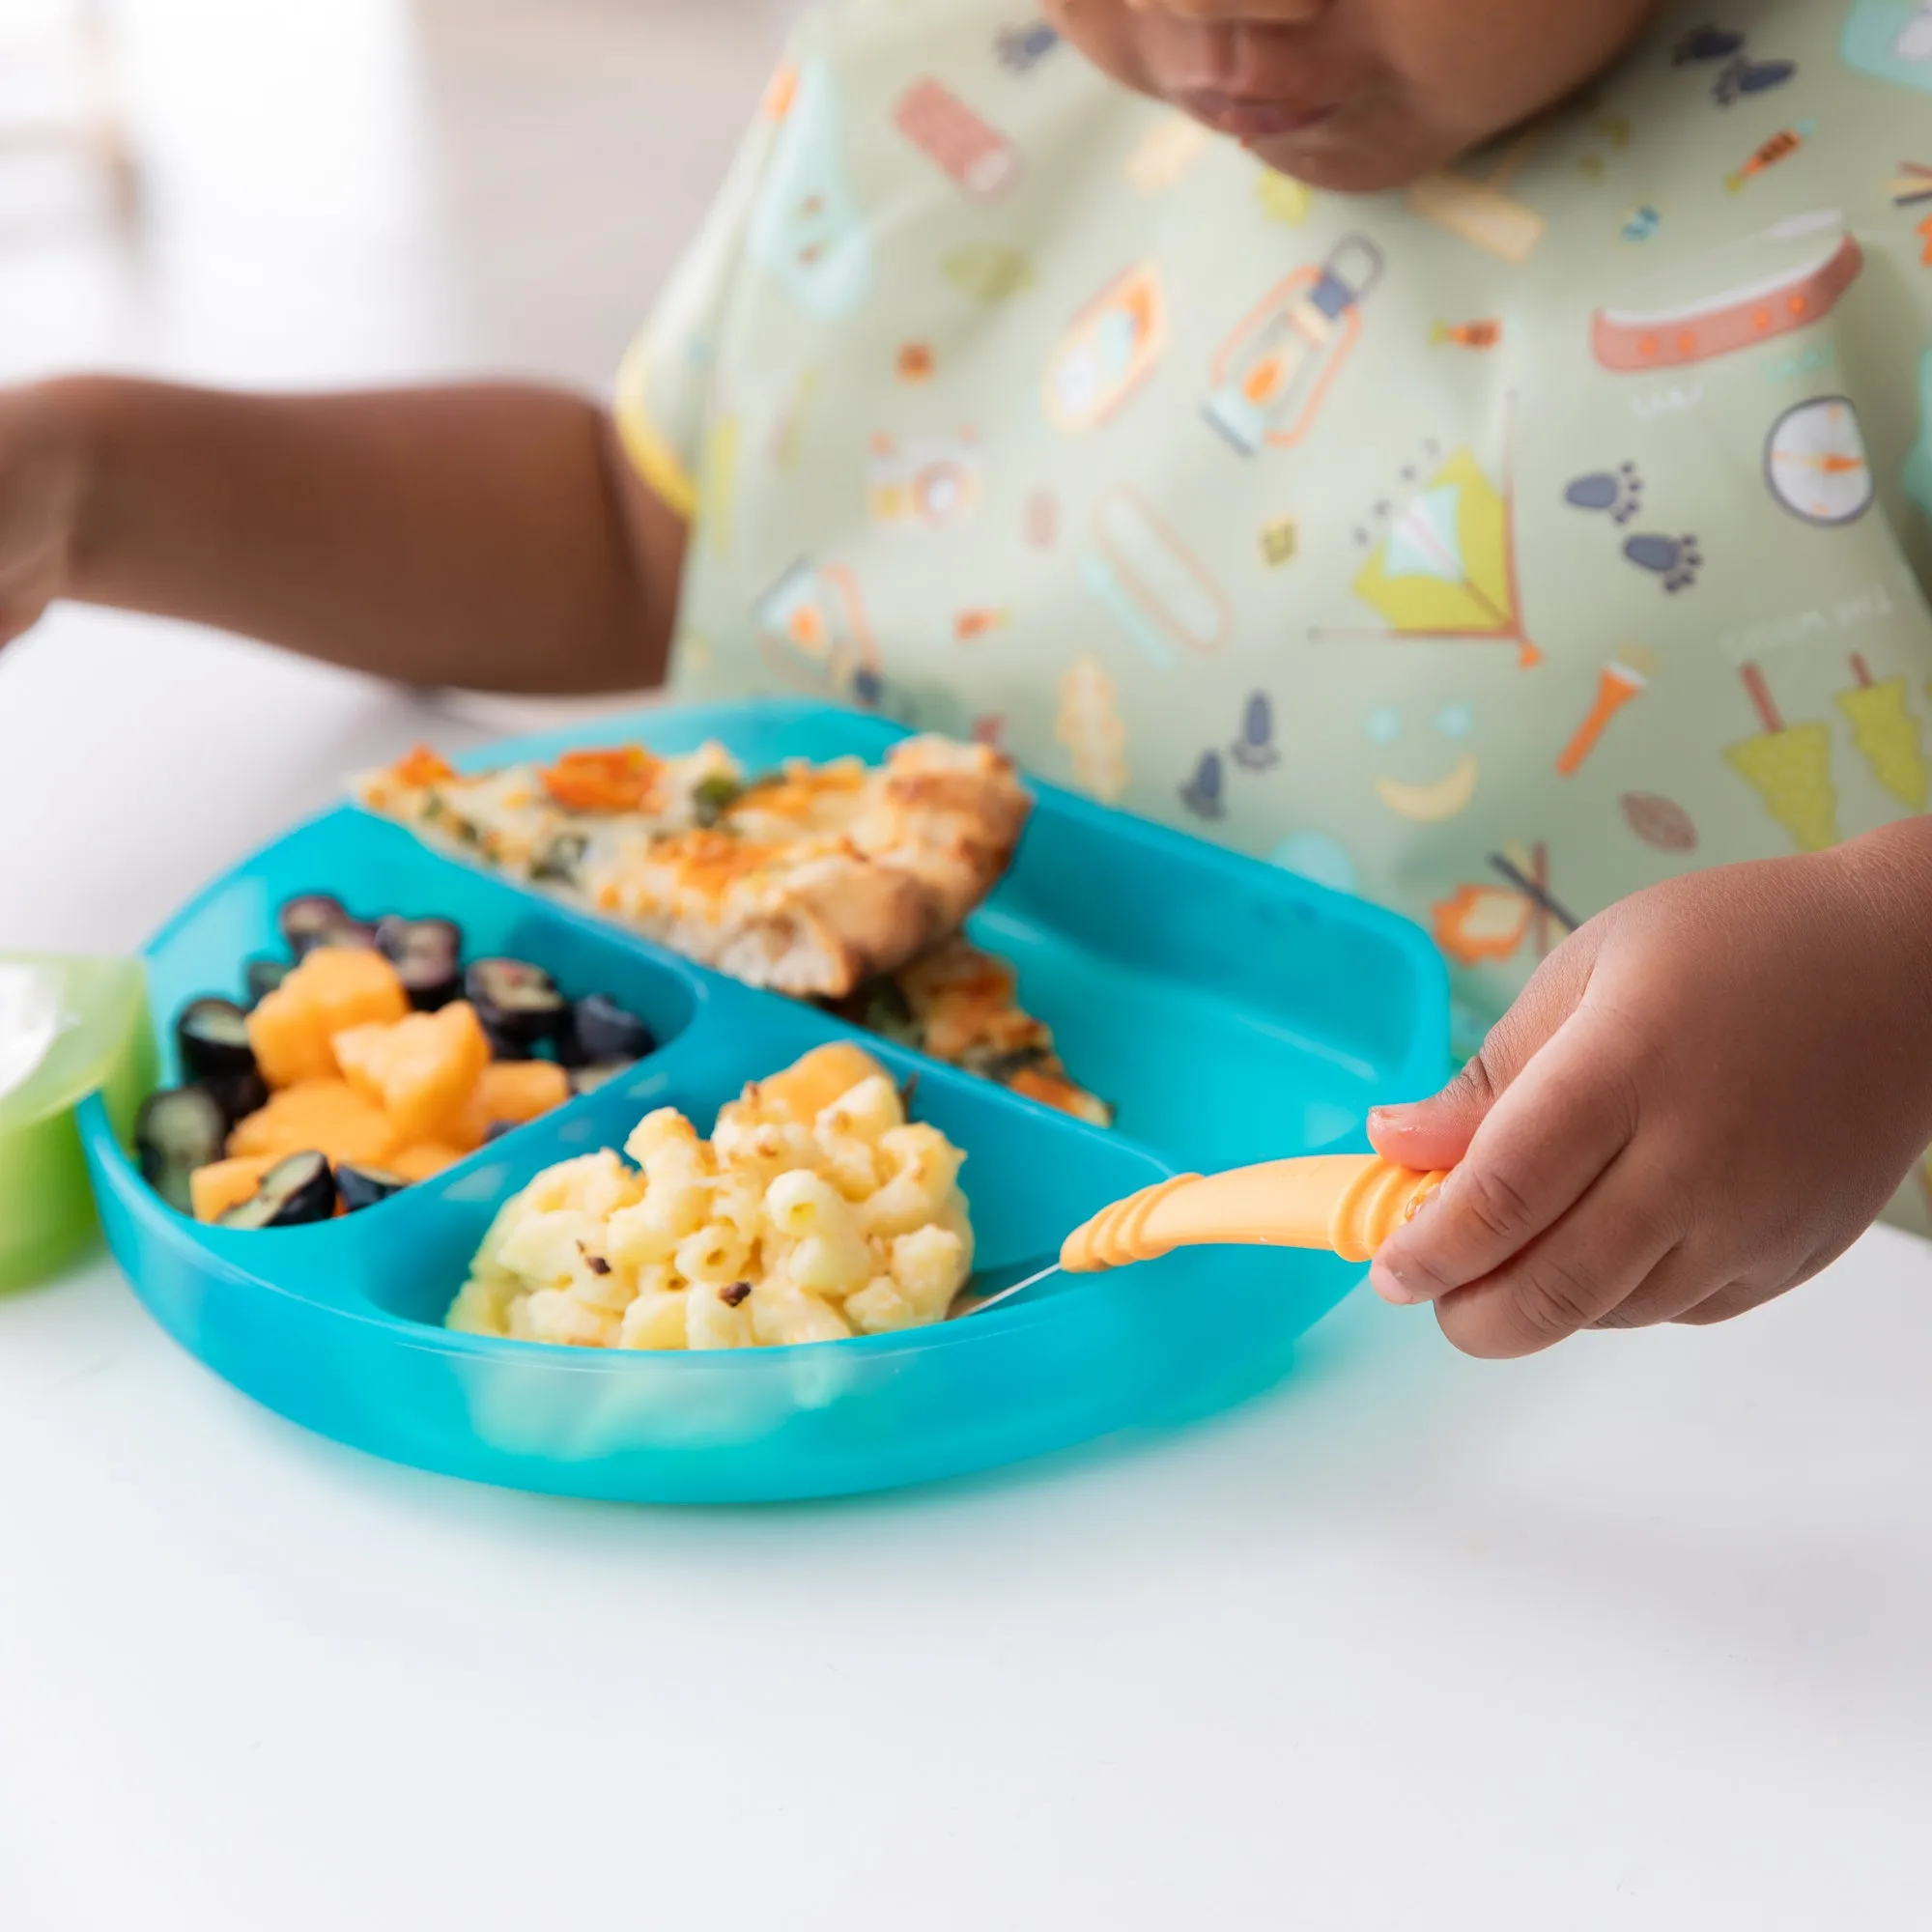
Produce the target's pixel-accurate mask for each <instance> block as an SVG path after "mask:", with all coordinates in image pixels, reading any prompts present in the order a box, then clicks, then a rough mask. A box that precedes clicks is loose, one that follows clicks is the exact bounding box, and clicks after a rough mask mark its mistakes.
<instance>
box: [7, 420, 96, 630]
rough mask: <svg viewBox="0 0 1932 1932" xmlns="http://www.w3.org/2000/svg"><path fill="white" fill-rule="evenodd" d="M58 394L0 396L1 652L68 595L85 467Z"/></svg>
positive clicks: (78, 442)
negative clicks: (54, 603) (54, 602)
mask: <svg viewBox="0 0 1932 1932" xmlns="http://www.w3.org/2000/svg"><path fill="white" fill-rule="evenodd" d="M60 393H61V391H60V389H59V388H58V386H57V385H54V384H47V385H44V386H42V387H36V388H23V389H0V645H5V644H8V643H11V642H12V641H13V640H14V639H15V638H17V637H18V636H19V635H20V633H21V632H22V631H24V630H26V629H28V628H29V627H30V626H31V625H33V624H34V623H36V622H38V621H39V619H40V616H41V613H42V612H43V611H45V609H46V608H47V606H48V605H49V604H51V603H52V602H53V600H54V599H55V598H56V597H59V596H61V595H62V594H64V592H65V591H66V589H67V587H68V577H69V570H70V564H71V557H72V552H73V543H74V532H75V528H76V526H77V524H78V521H79V515H80V503H81V496H82V490H83V483H84V468H85V466H84V463H83V461H82V455H81V440H80V439H79V437H77V436H76V435H74V434H73V433H72V432H71V428H70V426H69V425H68V424H67V422H66V421H65V419H64V412H63V411H62V410H61V408H60V405H59V401H58V398H59V396H60Z"/></svg>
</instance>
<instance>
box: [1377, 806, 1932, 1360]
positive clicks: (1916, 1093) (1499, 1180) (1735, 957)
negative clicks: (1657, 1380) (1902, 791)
mask: <svg viewBox="0 0 1932 1932" xmlns="http://www.w3.org/2000/svg"><path fill="white" fill-rule="evenodd" d="M1929 940H1932V820H1926V819H1920V820H1918V821H1916V822H1907V823H1905V824H1901V825H1896V826H1893V827H1890V828H1889V829H1888V830H1886V831H1883V832H1879V833H1874V834H1873V835H1872V836H1870V837H1869V838H1861V839H1859V840H1856V841H1855V842H1853V843H1851V844H1848V845H1844V846H1840V847H1839V848H1838V849H1837V850H1836V851H1833V852H1829V853H1825V854H1821V855H1819V856H1817V857H1812V858H1803V859H1781V860H1774V861H1771V862H1768V863H1761V864H1757V865H1749V866H1730V867H1721V868H1719V869H1717V870H1713V871H1708V872H1703V873H1698V874H1693V875H1691V876H1690V877H1687V878H1682V879H1677V880H1673V881H1672V882H1670V883H1669V884H1666V885H1662V886H1656V887H1653V888H1651V889H1650V890H1649V891H1647V892H1642V893H1638V894H1636V895H1634V897H1632V898H1629V899H1626V900H1625V901H1624V902H1623V903H1622V904H1620V905H1617V906H1613V907H1611V909H1610V910H1609V911H1608V912H1605V913H1604V914H1603V915H1602V916H1601V917H1600V918H1598V919H1595V920H1592V921H1591V922H1590V923H1589V924H1587V925H1586V926H1584V927H1583V928H1582V930H1581V931H1579V932H1578V933H1577V934H1576V935H1575V936H1574V937H1573V938H1571V939H1570V940H1568V941H1567V942H1566V943H1565V944H1564V945H1563V946H1562V947H1560V948H1559V949H1558V950H1557V951H1556V952H1554V953H1552V954H1551V955H1550V957H1549V958H1548V960H1546V961H1545V962H1544V964H1543V966H1542V968H1541V969H1540V970H1539V971H1538V973H1537V974H1536V977H1535V978H1534V979H1533V980H1531V981H1530V983H1529V984H1528V986H1527V987H1525V988H1524V990H1523V993H1522V996H1521V998H1520V999H1519V1000H1518V1001H1517V1003H1516V1005H1515V1006H1514V1007H1512V1008H1511V1009H1510V1010H1509V1012H1508V1013H1507V1014H1506V1015H1505V1016H1504V1018H1503V1020H1502V1022H1501V1024H1500V1025H1498V1026H1497V1028H1496V1029H1495V1031H1494V1032H1493V1033H1492V1035H1491V1036H1490V1037H1489V1040H1488V1041H1487V1043H1486V1044H1485V1046H1484V1048H1483V1051H1482V1053H1481V1055H1480V1056H1479V1057H1478V1058H1477V1059H1476V1060H1474V1061H1472V1062H1471V1063H1470V1064H1469V1065H1468V1066H1467V1067H1466V1068H1464V1069H1463V1073H1462V1074H1461V1075H1459V1076H1458V1077H1457V1079H1456V1080H1454V1081H1453V1082H1452V1083H1451V1084H1450V1085H1449V1086H1448V1087H1447V1088H1446V1089H1445V1090H1444V1091H1443V1092H1442V1093H1441V1094H1437V1095H1436V1096H1435V1098H1434V1099H1432V1100H1425V1101H1423V1102H1421V1103H1420V1104H1419V1105H1416V1106H1412V1107H1391V1108H1387V1109H1384V1110H1380V1111H1378V1113H1377V1114H1376V1115H1374V1116H1372V1117H1371V1121H1370V1132H1371V1135H1372V1138H1373V1139H1374V1141H1375V1145H1376V1147H1377V1150H1378V1151H1379V1152H1380V1153H1382V1154H1383V1155H1385V1156H1386V1157H1388V1158H1389V1159H1391V1160H1395V1161H1399V1162H1401V1163H1402V1164H1403V1165H1405V1166H1407V1167H1414V1168H1431V1167H1448V1166H1452V1165H1455V1164H1456V1163H1459V1162H1460V1163H1461V1164H1460V1165H1459V1166H1457V1168H1456V1172H1455V1173H1454V1174H1453V1175H1452V1176H1451V1177H1450V1178H1449V1179H1448V1180H1447V1181H1446V1182H1445V1183H1444V1185H1443V1188H1442V1191H1441V1193H1440V1194H1439V1195H1438V1196H1437V1197H1436V1199H1435V1200H1434V1201H1432V1202H1430V1203H1429V1204H1428V1205H1427V1206H1426V1207H1425V1208H1423V1210H1422V1212H1421V1213H1420V1214H1419V1215H1418V1216H1417V1217H1416V1219H1415V1220H1414V1221H1413V1222H1412V1223H1410V1224H1409V1226H1407V1227H1406V1228H1404V1229H1403V1230H1401V1231H1400V1232H1399V1233H1398V1234H1396V1235H1395V1236H1392V1237H1391V1238H1390V1239H1389V1241H1388V1242H1387V1243H1386V1244H1385V1245H1384V1246H1383V1248H1382V1250H1381V1253H1380V1254H1379V1255H1378V1258H1377V1261H1376V1265H1375V1270H1374V1274H1373V1276H1372V1279H1373V1281H1374V1283H1375V1286H1376V1288H1377V1289H1378V1292H1379V1293H1381V1294H1383V1295H1384V1296H1385V1297H1386V1298H1387V1299H1389V1300H1391V1301H1405V1302H1406V1301H1422V1300H1429V1301H1434V1302H1435V1311H1436V1319H1437V1320H1438V1321H1440V1322H1441V1324H1442V1330H1443V1333H1444V1334H1446V1335H1447V1336H1448V1337H1449V1339H1450V1340H1451V1341H1452V1342H1454V1343H1455V1344H1456V1345H1457V1347H1458V1348H1460V1349H1463V1350H1466V1351H1467V1352H1468V1353H1470V1354H1472V1355H1492V1356H1503V1355H1524V1354H1529V1353H1531V1352H1532V1351H1533V1350H1538V1349H1542V1348H1547V1347H1548V1345H1549V1344H1550V1343H1551V1342H1555V1341H1559V1340H1561V1339H1562V1337H1564V1336H1566V1335H1568V1334H1571V1333H1573V1332H1574V1331H1575V1330H1577V1329H1578V1328H1589V1327H1600V1328H1611V1327H1616V1328H1622V1327H1634V1326H1637V1325H1639V1324H1641V1323H1645V1322H1652V1321H1723V1320H1724V1319H1726V1318H1727V1317H1729V1316H1732V1315H1738V1314H1742V1313H1743V1312H1744V1311H1745V1310H1746V1309H1747V1308H1754V1307H1756V1306H1757V1304H1758V1303H1760V1302H1763V1301H1768V1300H1770V1299H1771V1298H1772V1297H1773V1296H1774V1295H1776V1294H1781V1293H1783V1292H1784V1291H1785V1290H1786V1289H1788V1288H1793V1287H1795V1286H1796V1285H1797V1284H1798V1283H1799V1282H1801V1281H1804V1280H1805V1279H1806V1278H1807V1277H1808V1276H1810V1275H1812V1274H1815V1273H1816V1272H1817V1271H1818V1270H1819V1269H1820V1268H1822V1267H1823V1266H1824V1265H1825V1264H1827V1263H1828V1262H1830V1261H1831V1260H1832V1259H1833V1257H1834V1256H1836V1255H1838V1254H1839V1253H1841V1252H1842V1251H1843V1250H1844V1249H1845V1248H1846V1247H1848V1246H1849V1245H1850V1244H1851V1242H1852V1241H1853V1240H1855V1239H1856V1238H1857V1236H1859V1235H1860V1234H1861V1232H1862V1231H1863V1230H1864V1229H1865V1228H1866V1227H1867V1226H1868V1225H1869V1224H1870V1223H1871V1221H1872V1220H1873V1219H1874V1218H1875V1217H1876V1215H1877V1214H1878V1213H1879V1211H1880V1209H1881V1208H1884V1206H1885V1204H1886V1202H1887V1201H1888V1199H1889V1197H1890V1195H1891V1193H1892V1191H1893V1190H1894V1189H1895V1188H1896V1187H1897V1185H1898V1183H1899V1181H1900V1180H1901V1179H1903V1178H1904V1177H1905V1175H1906V1174H1907V1173H1908V1171H1909V1170H1910V1168H1911V1166H1912V1164H1913V1162H1914V1161H1915V1160H1916V1159H1918V1156H1919V1154H1920V1152H1921V1151H1922V1150H1923V1149H1924V1148H1925V1146H1926V1143H1927V1142H1928V1140H1932V944H1928V941H1929Z"/></svg>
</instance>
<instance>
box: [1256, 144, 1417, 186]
mask: <svg viewBox="0 0 1932 1932" xmlns="http://www.w3.org/2000/svg"><path fill="white" fill-rule="evenodd" d="M1247 146H1248V152H1249V153H1250V154H1252V155H1253V156H1255V157H1256V158H1257V159H1258V160H1261V161H1264V162H1265V163H1266V164H1267V165H1268V166H1269V167H1271V168H1273V169H1274V170H1275V172H1276V173H1277V174H1284V175H1293V177H1294V179H1295V180H1296V181H1298V182H1305V183H1307V185H1309V186H1310V187H1319V188H1326V189H1327V190H1328V191H1329V192H1330V193H1332V194H1379V193H1382V192H1383V191H1384V190H1386V189H1388V188H1396V187H1406V186H1407V185H1409V183H1411V182H1413V181H1419V180H1420V179H1421V178H1422V177H1423V176H1424V175H1426V174H1430V173H1433V172H1434V171H1435V169H1436V168H1438V167H1440V166H1441V165H1442V163H1443V162H1444V161H1446V160H1447V159H1449V158H1450V156H1448V155H1447V154H1442V155H1437V154H1435V153H1433V152H1419V151H1416V150H1413V149H1409V148H1406V147H1399V146H1395V145H1391V144H1386V143H1380V142H1368V141H1363V142H1359V143H1358V142H1348V141H1341V140H1332V139H1331V140H1319V141H1318V140H1310V139H1306V138H1304V137H1301V136H1297V135H1293V134H1291V135H1287V136H1284V137H1283V138H1282V139H1280V140H1265V141H1253V142H1250V143H1248V144H1247Z"/></svg>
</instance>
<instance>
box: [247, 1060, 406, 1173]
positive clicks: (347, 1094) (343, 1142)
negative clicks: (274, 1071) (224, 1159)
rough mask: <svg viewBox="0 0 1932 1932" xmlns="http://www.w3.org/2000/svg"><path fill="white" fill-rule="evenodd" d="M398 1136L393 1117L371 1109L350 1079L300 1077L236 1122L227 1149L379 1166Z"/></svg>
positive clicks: (273, 1156) (271, 1156)
mask: <svg viewBox="0 0 1932 1932" xmlns="http://www.w3.org/2000/svg"><path fill="white" fill-rule="evenodd" d="M396 1140H397V1134H396V1129H395V1127H394V1126H393V1125H392V1124H391V1122H390V1121H389V1117H388V1115H387V1114H385V1113H384V1111H383V1110H382V1108H380V1107H372V1106H371V1105H370V1104H369V1102H368V1101H367V1100H365V1099H364V1098H363V1097H362V1096H361V1094H358V1093H356V1092H355V1089H354V1088H353V1087H351V1086H350V1084H349V1083H348V1082H347V1081H346V1080H298V1081H297V1082H296V1084H295V1085H294V1086H293V1087H284V1088H283V1089H282V1091H281V1092H280V1093H279V1094H270V1096H269V1104H268V1105H267V1106H266V1107H263V1108H261V1109H259V1110H258V1111H257V1112H255V1113H252V1114H250V1115H249V1116H248V1118H247V1119H246V1120H244V1121H240V1122H237V1123H236V1126H235V1131H234V1132H233V1133H232V1134H230V1135H229V1136H228V1151H229V1154H230V1155H231V1156H235V1155H267V1156H268V1157H269V1158H270V1159H271V1160H279V1159H281V1158H282V1156H283V1155H285V1154H292V1153H321V1154H327V1156H328V1158H329V1159H330V1160H331V1161H336V1160H348V1161H355V1163H356V1164H357V1165H359V1166H371V1167H379V1166H382V1165H383V1164H384V1158H385V1156H386V1155H387V1154H388V1152H389V1150H390V1149H391V1148H393V1147H394V1146H395V1145H396Z"/></svg>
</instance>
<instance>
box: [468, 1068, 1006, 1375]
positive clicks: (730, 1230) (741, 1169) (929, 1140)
mask: <svg viewBox="0 0 1932 1932" xmlns="http://www.w3.org/2000/svg"><path fill="white" fill-rule="evenodd" d="M624 1154H625V1155H628V1156H629V1158H628V1160H626V1159H625V1158H622V1157H620V1156H619V1155H618V1154H617V1153H616V1152H615V1151H612V1150H611V1149H604V1150H602V1151H599V1152H597V1153H591V1154H584V1155H582V1156H580V1157H579V1158H577V1159H575V1160H567V1161H564V1162H562V1163H560V1164H559V1165H557V1166H555V1167H552V1168H548V1169H546V1170H545V1171H544V1172H543V1173H542V1174H539V1175H538V1176H537V1177H536V1178H535V1179H533V1180H532V1181H531V1182H530V1183H529V1185H528V1186H527V1187H526V1188H525V1189H524V1190H523V1191H522V1192H521V1193H519V1194H517V1195H514V1196H513V1197H512V1198H511V1199H510V1200H509V1201H508V1202H506V1203H505V1204H504V1206H503V1208H502V1210H501V1211H500V1212H499V1213H498V1214H497V1219H496V1221H495V1223H494V1224H493V1225H492V1227H491V1229H490V1232H489V1234H488V1235H487V1236H485V1237H484V1240H483V1245H482V1246H481V1247H480V1248H479V1249H478V1250H477V1252H476V1257H475V1259H474V1260H473V1261H472V1262H471V1263H470V1267H469V1281H467V1282H466V1283H465V1284H464V1287H463V1290H462V1292H461V1293H459V1294H458V1295H457V1297H456V1300H455V1302H454V1303H453V1304H452V1306H451V1308H450V1310H449V1314H448V1316H447V1317H446V1318H445V1321H446V1325H447V1326H449V1327H450V1328H453V1329H458V1330H461V1331H463V1332H465V1333H468V1334H474V1335H502V1336H510V1337H513V1338H515V1339H518V1340H521V1341H528V1342H561V1343H566V1344H569V1345H571V1346H573V1347H576V1348H589V1349H749V1348H771V1347H775V1346H778V1345H780V1344H783V1343H787V1342H825V1341H832V1340H834V1339H836V1338H838V1337H839V1336H843V1335H877V1334H883V1333H885V1332H887V1331H889V1330H891V1329H895V1328H911V1327H918V1326H921V1325H923V1324H924V1323H927V1322H932V1321H943V1320H944V1319H945V1316H946V1313H947V1310H948V1308H949V1307H950V1306H951V1304H952V1298H953V1296H954V1295H955V1294H956V1293H958V1292H959V1290H960V1288H961V1287H962V1286H963V1285H964V1284H965V1281H966V1278H967V1276H968V1275H969V1274H970V1273H971V1272H972V1267H973V1230H972V1225H971V1223H970V1221H969V1220H968V1218H967V1203H966V1197H965V1196H964V1195H963V1194H962V1193H961V1192H960V1191H959V1187H958V1173H959V1167H960V1164H961V1162H962V1161H963V1160H964V1159H965V1155H964V1154H963V1153H962V1152H961V1151H960V1150H959V1149H958V1148H956V1147H954V1146H953V1145H952V1142H950V1141H949V1140H948V1139H947V1138H946V1136H945V1135H944V1134H942V1133H941V1132H939V1130H938V1129H937V1128H936V1127H931V1126H926V1125H923V1124H920V1123H917V1122H909V1121H907V1119H906V1115H905V1107H904V1105H903V1103H902V1101H901V1099H900V1096H899V1094H898V1091H897V1090H896V1089H895V1087H894V1085H893V1083H892V1081H891V1079H890V1078H889V1077H888V1076H887V1073H886V1071H885V1069H884V1067H882V1066H881V1065H879V1064H878V1063H877V1062H876V1061H875V1060H873V1059H872V1058H871V1056H870V1055H869V1054H867V1053H865V1052H863V1051H862V1050H861V1049H860V1048H858V1047H856V1046H852V1045H849V1044H845V1043H842V1042H841V1043H838V1044H835V1045H831V1046H823V1047H820V1048H818V1049H817V1050H816V1051H815V1052H812V1053H810V1054H808V1055H807V1056H806V1057H805V1058H804V1059H803V1060H801V1061H800V1062H799V1063H798V1064H797V1065H794V1066H792V1067H789V1068H788V1069H787V1070H786V1071H785V1072H783V1073H781V1074H778V1075H776V1076H775V1077H774V1078H772V1079H770V1080H765V1081H755V1082H753V1084H752V1085H751V1086H749V1087H747V1088H746V1089H745V1091H744V1093H743V1094H742V1095H741V1096H740V1097H739V1098H738V1099H736V1100H734V1101H731V1102H730V1103H729V1104H727V1105H726V1106H725V1107H723V1108H721V1109H720V1111H719V1115H718V1123H717V1125H716V1127H715V1128H714V1129H713V1132H712V1137H711V1139H710V1140H709V1141H708V1142H707V1141H702V1140H700V1139H699V1138H698V1136H697V1130H696V1128H695V1127H694V1126H693V1125H692V1123H691V1122H689V1121H688V1120H686V1119H685V1118H684V1116H683V1115H681V1114H679V1113H678V1112H676V1110H675V1109H673V1108H669V1107H665V1108H660V1109H659V1110H658V1111H657V1112H655V1113H652V1114H647V1115H646V1116H645V1117H644V1118H643V1120H641V1121H640V1122H639V1123H638V1125H637V1128H636V1130H635V1131H634V1132H633V1133H632V1135H631V1137H630V1139H629V1140H628V1141H626V1142H625V1144H624Z"/></svg>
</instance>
